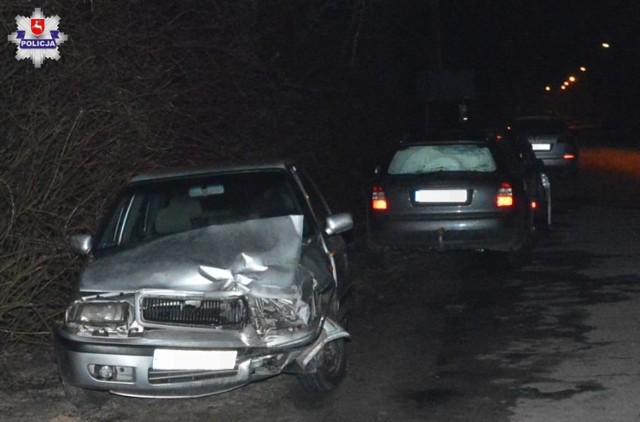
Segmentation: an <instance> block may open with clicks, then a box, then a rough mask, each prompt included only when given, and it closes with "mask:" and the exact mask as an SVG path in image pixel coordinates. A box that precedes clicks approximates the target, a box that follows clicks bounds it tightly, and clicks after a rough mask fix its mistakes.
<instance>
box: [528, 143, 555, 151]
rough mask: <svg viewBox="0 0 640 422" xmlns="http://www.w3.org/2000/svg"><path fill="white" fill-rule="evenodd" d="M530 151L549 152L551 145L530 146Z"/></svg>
mask: <svg viewBox="0 0 640 422" xmlns="http://www.w3.org/2000/svg"><path fill="white" fill-rule="evenodd" d="M531 149H533V150H534V151H549V150H551V144H531Z"/></svg>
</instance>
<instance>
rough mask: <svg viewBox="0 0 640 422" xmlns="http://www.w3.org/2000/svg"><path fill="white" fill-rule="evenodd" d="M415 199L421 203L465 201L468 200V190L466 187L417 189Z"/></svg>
mask: <svg viewBox="0 0 640 422" xmlns="http://www.w3.org/2000/svg"><path fill="white" fill-rule="evenodd" d="M415 200H416V202H421V203H464V202H467V191H466V189H454V190H447V189H429V190H417V191H416V196H415Z"/></svg>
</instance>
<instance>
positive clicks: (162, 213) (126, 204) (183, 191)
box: [98, 171, 306, 249]
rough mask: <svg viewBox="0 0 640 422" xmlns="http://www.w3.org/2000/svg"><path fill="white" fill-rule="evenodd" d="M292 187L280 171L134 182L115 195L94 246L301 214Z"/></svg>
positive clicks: (137, 241)
mask: <svg viewBox="0 0 640 422" xmlns="http://www.w3.org/2000/svg"><path fill="white" fill-rule="evenodd" d="M295 192H296V191H295V190H294V187H293V185H292V181H291V178H290V177H289V175H288V174H287V173H286V172H283V171H272V172H254V173H239V174H226V175H216V176H210V177H201V178H192V179H187V180H178V181H170V182H167V181H163V182H154V183H148V184H144V185H140V186H137V187H134V188H130V189H129V190H128V191H126V192H125V194H124V195H123V196H122V197H121V199H120V200H119V202H118V206H117V207H116V209H115V211H114V212H113V213H112V217H111V218H110V220H109V221H108V222H107V224H106V226H105V229H104V231H103V233H102V235H101V236H100V237H99V242H98V248H99V249H100V248H110V247H114V246H126V245H129V244H134V243H139V242H144V241H149V240H153V239H156V238H158V237H161V236H166V235H171V234H175V233H181V232H185V231H188V230H193V229H198V228H203V227H207V226H211V225H216V224H226V223H234V222H241V221H244V220H248V219H257V218H269V217H278V216H284V215H298V214H304V211H303V210H304V209H303V207H302V206H301V200H300V197H299V195H296V193H295ZM305 220H306V218H305Z"/></svg>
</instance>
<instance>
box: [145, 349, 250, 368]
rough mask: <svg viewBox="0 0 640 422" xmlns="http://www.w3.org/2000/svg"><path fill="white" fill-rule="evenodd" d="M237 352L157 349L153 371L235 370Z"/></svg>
mask: <svg viewBox="0 0 640 422" xmlns="http://www.w3.org/2000/svg"><path fill="white" fill-rule="evenodd" d="M237 355H238V352H237V351H235V350H173V349H156V350H155V351H154V352H153V369H167V370H196V369H203V370H211V371H220V370H225V369H234V368H235V366H236V356H237Z"/></svg>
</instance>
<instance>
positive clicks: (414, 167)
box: [388, 144, 496, 174]
mask: <svg viewBox="0 0 640 422" xmlns="http://www.w3.org/2000/svg"><path fill="white" fill-rule="evenodd" d="M495 170H496V163H495V161H494V159H493V155H492V154H491V151H490V150H489V148H487V147H486V146H484V145H473V144H467V145H418V146H412V147H408V148H404V149H401V150H399V151H397V152H396V154H395V155H394V157H393V160H391V164H390V165H389V170H388V172H389V174H421V173H435V172H441V171H474V172H492V171H495Z"/></svg>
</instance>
